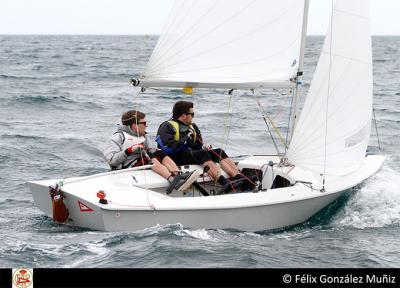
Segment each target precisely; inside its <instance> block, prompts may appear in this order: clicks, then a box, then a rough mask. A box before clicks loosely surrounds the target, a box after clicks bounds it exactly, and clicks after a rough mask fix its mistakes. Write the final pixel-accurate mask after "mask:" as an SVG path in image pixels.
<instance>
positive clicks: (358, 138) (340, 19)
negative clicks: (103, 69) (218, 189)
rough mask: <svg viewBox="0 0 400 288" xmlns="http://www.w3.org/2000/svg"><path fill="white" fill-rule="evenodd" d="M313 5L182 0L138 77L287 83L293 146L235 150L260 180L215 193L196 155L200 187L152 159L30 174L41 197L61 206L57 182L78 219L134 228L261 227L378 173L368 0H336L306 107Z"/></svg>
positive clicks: (188, 84)
mask: <svg viewBox="0 0 400 288" xmlns="http://www.w3.org/2000/svg"><path fill="white" fill-rule="evenodd" d="M308 7H309V1H308V0H303V1H300V0H279V1H278V0H268V1H267V0H235V1H224V0H203V1H195V0H178V1H176V2H175V4H174V7H173V9H172V12H171V14H170V17H169V20H168V22H167V23H166V26H165V29H164V32H163V34H162V35H161V36H160V38H159V39H158V42H157V44H156V46H155V48H154V50H153V53H152V55H151V57H150V59H149V61H148V63H147V66H146V69H145V70H144V73H143V75H141V76H140V77H139V78H137V79H133V80H132V84H133V85H134V86H138V87H141V89H142V90H144V89H150V88H155V87H158V89H160V88H165V89H171V88H173V89H176V88H179V89H184V90H185V91H186V92H187V91H188V90H189V91H191V90H193V89H195V90H196V89H217V90H218V89H222V90H224V91H228V90H229V91H232V89H233V90H237V91H252V93H258V92H259V91H260V90H264V89H282V90H286V91H289V92H290V93H291V95H292V97H293V102H292V103H293V104H292V105H291V111H290V113H288V115H290V117H289V118H290V121H289V130H290V133H288V137H287V145H286V144H285V152H284V153H277V154H276V155H272V156H269V155H254V156H250V157H247V158H245V159H243V160H241V161H239V162H238V167H239V168H240V170H241V171H242V173H244V174H246V175H257V177H258V182H257V188H256V189H255V190H254V191H250V192H243V193H230V194H224V195H218V194H217V193H213V190H212V189H210V188H207V187H208V186H207V185H210V182H212V181H211V178H210V177H208V175H207V173H206V172H205V171H203V168H202V167H200V166H197V165H189V166H185V167H181V168H182V171H183V172H185V171H193V170H194V169H198V170H200V171H201V172H202V175H201V176H200V177H199V179H198V180H197V183H198V184H199V186H200V187H197V188H196V187H194V188H193V187H192V188H190V189H191V190H190V191H189V192H190V193H189V192H188V191H185V193H181V192H177V191H174V192H172V193H171V194H167V193H166V188H167V187H168V185H169V183H168V181H167V180H165V179H164V178H162V177H161V176H159V175H157V174H156V173H154V172H153V171H152V170H151V165H146V166H142V167H138V168H130V169H125V170H119V171H110V172H105V173H100V174H96V175H90V176H85V177H75V178H67V179H49V180H41V181H32V182H29V187H30V190H31V192H32V195H33V198H34V201H35V204H36V206H37V207H38V208H39V209H41V210H42V211H43V212H44V213H45V214H47V215H48V216H50V217H53V206H54V203H52V199H51V198H50V196H49V187H50V186H51V187H52V188H50V190H51V191H53V192H54V191H56V190H57V191H61V192H62V193H61V192H60V194H61V196H60V197H62V199H63V201H64V203H65V206H66V207H67V208H68V212H69V213H68V217H67V218H68V220H67V223H69V224H71V225H76V226H80V227H87V228H90V229H95V230H103V231H134V230H140V229H144V228H147V227H151V226H156V225H167V224H175V223H180V224H181V225H182V226H183V227H188V228H193V229H197V228H206V229H207V228H210V229H237V230H240V231H263V230H271V229H281V228H285V227H289V226H292V225H296V224H299V223H302V222H304V221H306V220H307V219H309V218H310V217H311V216H313V215H314V214H315V213H317V212H318V211H320V210H321V209H323V208H324V207H326V206H327V205H329V204H330V203H332V202H333V201H334V200H335V199H337V198H338V197H339V196H340V195H342V194H343V193H344V192H345V191H347V190H348V189H350V188H352V187H355V186H357V185H359V184H360V183H362V182H364V181H365V180H366V179H367V178H369V177H371V176H372V175H374V174H375V173H376V172H377V171H378V170H379V169H380V167H381V166H382V164H383V162H384V156H383V155H379V154H377V155H373V154H370V153H367V148H368V143H369V139H370V130H371V121H372V111H373V110H372V104H373V103H372V102H373V91H372V89H373V86H372V52H371V35H370V29H369V16H368V14H369V11H368V9H369V8H368V2H367V1H365V0H337V1H336V2H335V5H334V7H332V8H333V9H332V13H331V17H330V25H329V28H328V31H327V34H326V37H325V42H324V44H323V48H322V52H321V55H320V58H319V62H318V64H317V67H316V70H315V72H314V75H313V79H312V81H311V86H310V88H309V91H308V94H307V95H306V98H305V100H304V104H303V106H302V109H300V108H299V106H300V102H301V101H300V100H299V99H300V96H301V94H302V93H301V88H302V78H303V76H304V75H303V59H304V51H305V41H306V34H307V33H306V30H307V21H308ZM260 145H265V143H260ZM54 183H58V186H57V187H58V188H57V187H56V188H57V189H56V190H55V187H54V186H52V185H54ZM53 202H54V201H53ZM52 205H53V206H52Z"/></svg>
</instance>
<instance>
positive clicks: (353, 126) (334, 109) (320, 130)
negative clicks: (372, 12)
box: [288, 0, 373, 175]
mask: <svg viewBox="0 0 400 288" xmlns="http://www.w3.org/2000/svg"><path fill="white" fill-rule="evenodd" d="M366 2H367V1H365V0H337V1H336V3H335V7H334V9H333V12H332V21H331V25H330V27H329V29H328V33H327V36H326V38H325V43H324V46H323V50H322V53H321V56H320V59H319V62H318V65H317V68H316V71H315V74H314V78H313V80H312V83H311V87H310V90H309V93H308V95H307V97H306V100H305V103H304V107H303V110H302V112H301V115H300V118H299V120H298V122H297V124H296V126H295V131H294V134H293V138H292V140H291V143H290V146H289V151H288V158H289V161H290V162H291V163H293V164H295V165H298V166H302V167H305V168H309V169H311V170H314V171H316V172H318V173H324V172H325V173H326V174H328V175H329V174H330V175H345V174H348V173H350V172H352V171H354V170H355V169H357V168H358V167H359V166H360V165H361V163H362V161H363V160H364V158H365V152H366V149H367V146H368V141H369V136H370V130H371V129H370V126H371V116H372V96H373V95H372V94H373V91H372V52H371V36H370V23H369V15H368V14H369V13H368V5H367V3H366ZM331 37H332V38H331ZM330 52H331V53H330ZM328 88H329V93H328Z"/></svg>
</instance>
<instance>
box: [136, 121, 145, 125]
mask: <svg viewBox="0 0 400 288" xmlns="http://www.w3.org/2000/svg"><path fill="white" fill-rule="evenodd" d="M137 124H138V125H139V124H143V125H144V126H146V125H147V122H146V121H145V122H138V123H137Z"/></svg>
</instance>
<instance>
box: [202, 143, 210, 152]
mask: <svg viewBox="0 0 400 288" xmlns="http://www.w3.org/2000/svg"><path fill="white" fill-rule="evenodd" d="M201 148H203V150H206V151H210V150H211V149H212V146H211V144H207V143H203V146H201Z"/></svg>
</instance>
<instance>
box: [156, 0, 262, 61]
mask: <svg viewBox="0 0 400 288" xmlns="http://www.w3.org/2000/svg"><path fill="white" fill-rule="evenodd" d="M254 2H256V0H253V2H251V3H249V4H248V5H247V6H245V7H244V8H242V9H239V10H238V11H237V12H235V13H234V14H233V15H231V16H230V17H228V18H226V19H224V20H223V21H222V22H221V23H220V24H218V25H216V26H215V27H214V28H212V29H211V30H209V31H207V32H205V33H204V34H203V35H200V37H198V38H197V39H195V40H194V41H192V42H191V43H189V44H188V45H186V49H187V48H189V47H190V46H192V45H194V44H196V43H197V42H199V40H201V39H203V38H205V37H206V36H208V35H210V34H211V33H213V32H214V31H215V30H218V28H220V27H222V26H223V25H226V23H228V22H229V21H231V20H232V19H234V18H235V17H236V16H237V15H239V14H241V13H243V11H245V10H247V8H248V7H250V6H252V5H253V3H254ZM215 7H216V6H214V7H213V8H215ZM200 20H204V19H200ZM181 38H182V37H181ZM171 47H173V46H171ZM171 47H170V48H171ZM169 50H170V49H169ZM179 53H181V52H177V53H175V54H173V55H172V56H170V57H169V58H172V57H175V56H177V55H178V54H179ZM165 55H166V53H163V55H162V56H165ZM155 64H156V65H155V66H157V65H159V64H160V63H155ZM157 68H158V67H155V69H157Z"/></svg>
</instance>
